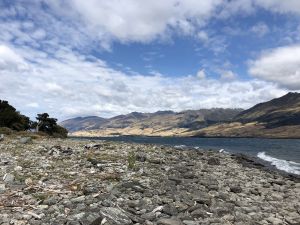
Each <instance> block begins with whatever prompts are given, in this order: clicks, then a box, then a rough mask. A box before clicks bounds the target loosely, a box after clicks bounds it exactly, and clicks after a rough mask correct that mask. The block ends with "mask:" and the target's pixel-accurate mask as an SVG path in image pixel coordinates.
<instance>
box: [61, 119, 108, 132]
mask: <svg viewBox="0 0 300 225" xmlns="http://www.w3.org/2000/svg"><path fill="white" fill-rule="evenodd" d="M104 122H106V119H104V118H101V117H98V116H87V117H76V118H72V119H68V120H65V121H62V122H60V123H59V124H60V125H61V126H63V127H64V128H66V129H67V130H68V131H69V132H74V131H79V130H92V129H98V128H99V127H100V126H101V124H103V123H104Z"/></svg>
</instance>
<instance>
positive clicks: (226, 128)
mask: <svg viewBox="0 0 300 225" xmlns="http://www.w3.org/2000/svg"><path fill="white" fill-rule="evenodd" d="M190 135H192V136H206V137H207V136H210V137H220V136H222V137H267V138H300V93H292V92H290V93H288V94H286V95H284V96H282V97H280V98H275V99H273V100H271V101H268V102H264V103H260V104H257V105H255V106H253V107H252V108H250V109H248V110H245V111H243V112H241V113H239V114H238V115H237V116H235V117H234V119H233V121H232V122H231V123H222V124H215V125H212V126H209V127H206V128H203V129H201V130H199V131H196V132H194V133H192V134H190Z"/></svg>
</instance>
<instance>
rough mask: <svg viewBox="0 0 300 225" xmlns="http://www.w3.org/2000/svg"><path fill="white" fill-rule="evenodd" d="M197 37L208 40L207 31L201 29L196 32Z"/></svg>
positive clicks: (204, 40)
mask: <svg viewBox="0 0 300 225" xmlns="http://www.w3.org/2000/svg"><path fill="white" fill-rule="evenodd" d="M197 37H198V38H199V40H200V41H203V42H207V41H208V40H209V36H208V34H207V32H205V31H203V30H201V31H199V32H198V34H197Z"/></svg>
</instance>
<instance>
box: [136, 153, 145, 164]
mask: <svg viewBox="0 0 300 225" xmlns="http://www.w3.org/2000/svg"><path fill="white" fill-rule="evenodd" d="M135 157H136V160H137V161H139V162H145V161H146V160H147V154H146V153H144V152H138V153H136V155H135Z"/></svg>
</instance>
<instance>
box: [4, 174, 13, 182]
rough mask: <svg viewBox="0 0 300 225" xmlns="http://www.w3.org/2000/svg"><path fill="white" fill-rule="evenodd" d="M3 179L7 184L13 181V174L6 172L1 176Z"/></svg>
mask: <svg viewBox="0 0 300 225" xmlns="http://www.w3.org/2000/svg"><path fill="white" fill-rule="evenodd" d="M3 181H4V182H5V183H8V184H12V183H14V181H15V176H14V175H13V174H10V173H7V174H5V175H4V176H3Z"/></svg>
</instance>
